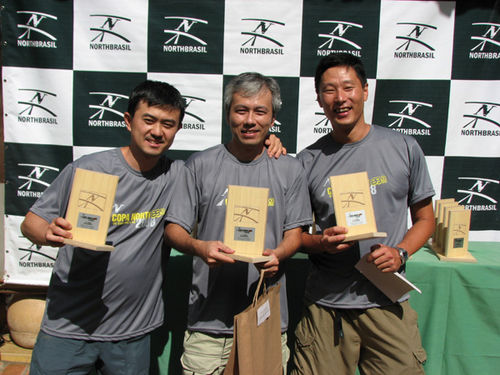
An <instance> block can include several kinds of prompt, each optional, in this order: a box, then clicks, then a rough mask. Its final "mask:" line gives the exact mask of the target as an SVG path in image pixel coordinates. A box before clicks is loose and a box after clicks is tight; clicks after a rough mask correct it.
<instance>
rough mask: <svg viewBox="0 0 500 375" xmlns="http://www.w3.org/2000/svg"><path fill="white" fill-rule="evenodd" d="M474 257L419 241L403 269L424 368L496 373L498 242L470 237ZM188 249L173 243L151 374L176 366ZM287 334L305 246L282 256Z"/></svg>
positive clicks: (295, 312) (174, 370) (438, 373)
mask: <svg viewBox="0 0 500 375" xmlns="http://www.w3.org/2000/svg"><path fill="white" fill-rule="evenodd" d="M469 248H470V249H469V250H470V252H471V254H472V255H473V256H474V257H475V258H476V259H477V260H478V262H477V263H456V262H444V261H440V260H439V259H438V258H437V257H436V256H435V255H434V253H433V252H432V251H431V250H428V249H425V248H423V249H421V250H420V251H419V252H417V254H415V255H414V256H413V257H412V259H410V261H409V262H408V267H407V276H408V278H409V279H410V280H411V281H412V282H413V283H415V284H416V285H417V286H418V287H419V288H420V289H421V290H422V294H418V293H417V292H411V298H410V303H411V305H412V306H413V308H414V309H415V310H417V312H418V314H419V326H420V333H421V335H422V342H423V345H424V348H425V350H426V351H427V356H428V359H427V363H426V364H425V370H426V373H427V375H462V374H463V375H490V374H500V243H492V242H472V243H470V244H469ZM191 259H192V258H191V257H190V256H186V255H182V254H180V253H178V252H176V251H175V250H174V251H173V253H172V256H171V257H170V260H169V264H168V267H167V272H166V288H165V300H166V311H165V312H166V324H165V326H163V327H161V328H160V329H158V330H157V331H156V332H155V333H154V335H153V343H152V369H151V374H155V375H156V374H169V375H175V374H181V368H180V363H179V358H180V354H181V353H182V339H183V334H184V329H185V327H186V315H187V301H188V291H189V286H190V283H191ZM286 267H287V268H286V272H287V280H288V281H287V292H288V304H289V312H290V330H289V339H290V341H293V339H294V335H293V330H294V329H295V325H296V323H297V321H298V319H299V318H300V313H301V309H302V295H303V291H304V283H305V278H306V273H307V259H306V255H305V254H296V255H295V256H294V257H293V258H292V259H289V260H288V261H287V265H286Z"/></svg>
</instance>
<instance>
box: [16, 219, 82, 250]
mask: <svg viewBox="0 0 500 375" xmlns="http://www.w3.org/2000/svg"><path fill="white" fill-rule="evenodd" d="M69 230H71V224H70V223H69V221H67V220H66V219H64V218H63V217H58V218H55V219H54V220H52V222H51V223H49V222H47V221H46V220H45V219H43V218H41V217H40V216H38V215H36V214H34V213H33V212H31V211H29V212H28V213H27V214H26V217H25V218H24V220H23V222H22V223H21V232H22V233H23V234H24V236H26V237H27V238H28V239H29V240H30V241H31V242H33V243H34V244H37V245H50V246H53V247H61V246H64V239H65V238H72V237H73V236H72V234H71V233H70V232H68V231H69Z"/></svg>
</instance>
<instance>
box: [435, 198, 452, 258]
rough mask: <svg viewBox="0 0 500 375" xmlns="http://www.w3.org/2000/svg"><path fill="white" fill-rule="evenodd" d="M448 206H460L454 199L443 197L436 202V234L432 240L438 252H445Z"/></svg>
mask: <svg viewBox="0 0 500 375" xmlns="http://www.w3.org/2000/svg"><path fill="white" fill-rule="evenodd" d="M448 207H458V203H457V202H455V200H454V199H451V200H449V199H443V200H442V201H441V202H438V203H436V211H437V213H436V230H435V231H436V234H435V236H434V238H433V242H432V249H433V250H434V251H435V252H436V254H444V249H443V243H444V233H445V209H446V208H448Z"/></svg>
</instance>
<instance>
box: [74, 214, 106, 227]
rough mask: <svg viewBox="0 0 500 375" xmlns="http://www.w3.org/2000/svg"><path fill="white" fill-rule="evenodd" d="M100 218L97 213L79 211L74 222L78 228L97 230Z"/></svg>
mask: <svg viewBox="0 0 500 375" xmlns="http://www.w3.org/2000/svg"><path fill="white" fill-rule="evenodd" d="M100 220H101V217H100V216H98V215H92V214H87V213H85V212H79V213H78V223H77V224H76V226H77V227H78V228H85V229H92V230H98V229H99V221H100Z"/></svg>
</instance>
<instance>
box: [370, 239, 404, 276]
mask: <svg viewBox="0 0 500 375" xmlns="http://www.w3.org/2000/svg"><path fill="white" fill-rule="evenodd" d="M366 260H367V261H368V262H372V263H373V264H375V265H376V266H377V268H378V269H379V270H381V271H382V272H397V271H398V270H399V268H400V267H401V258H400V256H399V251H398V250H397V249H395V248H393V247H389V246H386V245H382V244H377V245H373V246H372V247H371V253H370V255H368V257H367V258H366Z"/></svg>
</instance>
